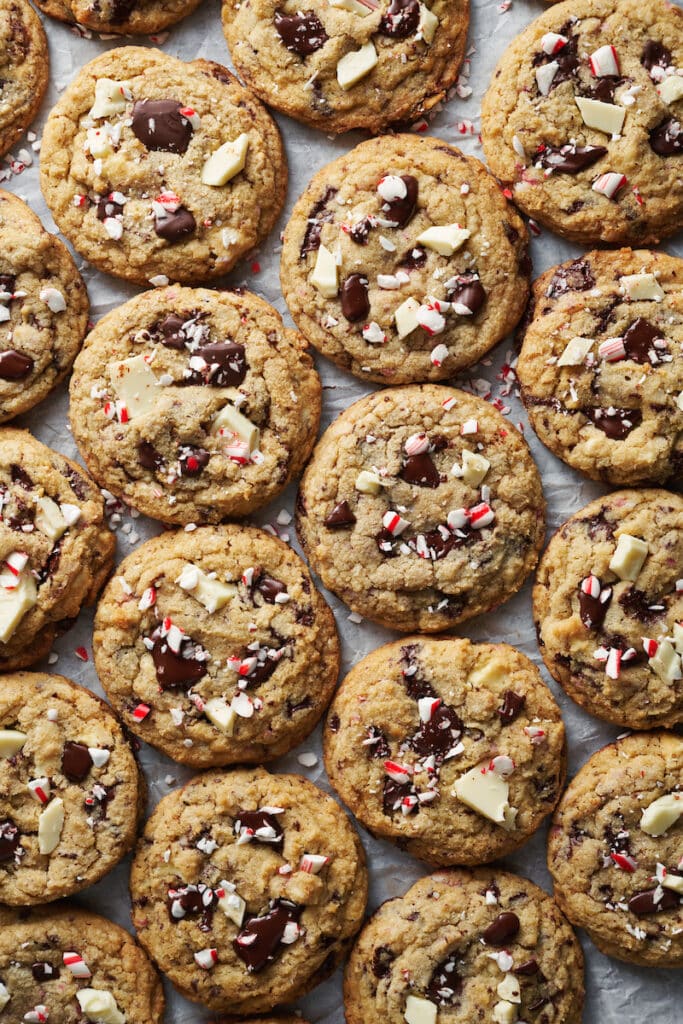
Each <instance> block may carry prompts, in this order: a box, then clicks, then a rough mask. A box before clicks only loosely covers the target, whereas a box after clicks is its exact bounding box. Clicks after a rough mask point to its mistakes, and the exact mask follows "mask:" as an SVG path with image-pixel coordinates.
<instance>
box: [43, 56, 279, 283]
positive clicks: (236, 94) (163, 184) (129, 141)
mask: <svg viewBox="0 0 683 1024" xmlns="http://www.w3.org/2000/svg"><path fill="white" fill-rule="evenodd" d="M40 170H41V187H42V190H43V195H44V196H45V200H46V202H47V204H48V206H49V207H50V210H51V211H52V215H53V216H54V218H55V220H56V222H57V224H58V225H59V227H60V229H61V231H62V232H63V234H64V235H66V237H67V238H68V239H69V241H70V242H71V243H72V244H73V246H74V247H75V248H76V249H77V250H78V252H80V253H81V255H83V256H84V257H85V258H86V259H88V260H89V261H90V262H91V263H94V264H95V266H96V267H98V268H99V269H100V270H106V271H107V272H108V273H110V274H114V275H115V276H116V277H122V278H125V279H126V280H128V281H133V282H135V283H136V284H141V285H149V284H153V285H161V284H168V282H169V280H173V281H182V282H185V283H192V282H203V281H206V280H208V279H209V278H212V277H217V276H219V275H221V274H226V273H227V272H228V271H229V270H230V269H231V268H232V267H233V266H234V265H235V263H236V262H237V261H238V259H240V257H241V256H243V255H244V254H245V253H246V252H248V251H249V250H250V249H252V248H253V247H254V246H255V245H257V244H258V243H259V242H260V241H262V240H263V239H264V238H265V236H266V235H267V234H268V232H269V231H270V229H271V228H272V226H273V224H274V223H275V221H276V219H277V217H278V214H279V213H280V210H281V208H282V204H283V202H284V198H285V192H286V188H287V164H286V159H285V156H284V150H283V148H282V142H281V140H280V134H279V132H278V130H277V127H276V125H275V122H274V121H273V120H272V118H271V117H270V115H269V114H268V113H267V112H266V110H265V108H264V107H262V106H261V104H260V103H259V101H258V100H257V99H255V98H254V97H252V95H251V94H250V93H249V92H248V91H247V90H246V89H244V88H243V87H242V86H241V85H240V84H239V82H238V81H237V79H236V78H234V77H233V76H232V75H231V74H230V72H229V71H228V70H227V69H226V68H224V67H222V65H220V64H215V63H213V62H212V61H205V60H198V61H193V62H192V63H189V64H186V63H184V62H183V61H180V60H177V59H176V58H175V57H169V56H167V55H166V54H165V53H162V52H161V51H160V50H151V49H146V48H144V47H136V46H123V47H119V48H117V49H114V50H109V51H108V52H106V53H103V54H100V56H99V57H96V58H95V60H93V61H91V62H90V63H89V64H86V65H85V67H84V68H82V69H81V71H80V72H79V73H78V75H77V76H76V78H75V80H74V81H73V82H72V83H71V85H70V86H69V87H68V88H67V89H66V90H65V92H64V93H63V95H62V97H61V99H60V100H59V102H58V103H57V105H56V106H55V107H54V108H53V110H52V111H51V113H50V116H49V118H48V121H47V124H46V126H45V131H44V133H43V142H42V147H41V153H40Z"/></svg>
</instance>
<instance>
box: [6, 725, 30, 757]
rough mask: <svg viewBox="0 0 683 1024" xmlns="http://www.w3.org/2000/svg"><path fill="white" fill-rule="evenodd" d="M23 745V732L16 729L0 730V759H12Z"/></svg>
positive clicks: (24, 736)
mask: <svg viewBox="0 0 683 1024" xmlns="http://www.w3.org/2000/svg"><path fill="white" fill-rule="evenodd" d="M24 743H26V733H25V732H19V730H18V729H0V757H14V755H15V754H17V753H18V752H19V751H20V750H21V748H22V747H23V745H24Z"/></svg>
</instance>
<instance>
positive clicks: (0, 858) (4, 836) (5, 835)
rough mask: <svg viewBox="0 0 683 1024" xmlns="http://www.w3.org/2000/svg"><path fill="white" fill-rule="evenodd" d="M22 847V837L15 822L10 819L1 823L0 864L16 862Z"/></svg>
mask: <svg viewBox="0 0 683 1024" xmlns="http://www.w3.org/2000/svg"><path fill="white" fill-rule="evenodd" d="M20 845H21V835H20V833H19V829H18V828H17V826H16V825H15V824H14V822H13V821H10V820H9V818H6V819H5V821H0V864H1V863H3V862H4V861H8V860H14V857H15V855H16V854H17V853H18V851H19V847H20Z"/></svg>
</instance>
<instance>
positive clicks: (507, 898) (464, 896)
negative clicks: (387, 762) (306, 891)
mask: <svg viewBox="0 0 683 1024" xmlns="http://www.w3.org/2000/svg"><path fill="white" fill-rule="evenodd" d="M583 996H584V987H583V955H582V953H581V946H580V945H579V942H578V940H577V938H576V936H575V935H574V932H573V931H572V929H571V927H570V925H569V924H568V923H567V921H566V920H565V918H564V916H563V915H562V914H561V913H560V911H559V910H558V909H557V907H556V906H555V904H554V903H553V901H552V899H551V898H550V897H549V896H547V895H546V894H545V893H544V892H543V890H542V889H539V888H538V887H537V886H536V885H534V884H533V882H529V881H527V879H526V878H520V877H519V876H517V875H513V874H510V873H509V872H507V871H501V870H500V869H499V868H489V869H487V868H481V869H480V870H478V871H462V870H461V871H439V872H438V873H437V874H434V875H428V876H427V877H426V878H421V879H420V881H419V882H416V883H415V885H413V886H412V887H411V888H410V889H408V891H407V893H406V894H405V896H402V897H399V898H398V899H393V900H389V901H388V902H386V903H384V904H383V905H382V906H381V907H380V908H379V910H378V911H377V912H376V913H375V915H374V917H371V918H370V921H369V922H368V924H367V925H366V926H365V928H364V929H363V931H362V932H361V934H360V936H359V938H358V941H357V942H356V945H355V947H354V950H353V953H352V954H351V958H350V960H349V963H348V965H347V968H346V976H345V979H344V1004H345V1010H346V1020H347V1021H348V1024H380V1022H381V1024H403V1021H404V1020H405V1021H408V1024H427V1022H432V1024H433V1022H434V1021H436V1020H437V1019H440V1020H457V1021H468V1022H469V1021H475V1020H477V1021H496V1022H497V1024H513V1022H515V1021H517V1020H520V1021H522V1020H524V1021H534V1022H536V1021H538V1022H539V1024H540V1022H541V1021H553V1024H580V1022H581V1010H582V1006H583Z"/></svg>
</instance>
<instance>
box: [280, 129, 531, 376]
mask: <svg viewBox="0 0 683 1024" xmlns="http://www.w3.org/2000/svg"><path fill="white" fill-rule="evenodd" d="M530 267H531V264H530V262H529V257H528V253H527V234H526V229H525V228H524V225H523V223H522V221H521V219H520V217H518V215H517V213H516V212H515V211H514V210H513V208H512V206H510V205H509V204H508V203H507V202H506V201H505V199H504V198H503V196H502V194H501V192H500V189H499V188H498V185H497V183H496V182H495V181H494V180H493V178H492V177H491V176H490V175H489V174H488V173H487V172H486V170H485V169H484V166H483V164H481V163H479V161H478V160H474V159H473V158H472V157H467V156H464V155H463V154H462V153H461V152H460V151H459V150H457V149H455V148H453V147H452V146H448V145H446V143H445V142H440V141H439V140H438V139H423V138H419V137H417V136H414V135H397V136H392V137H389V136H384V137H382V138H379V139H371V140H370V141H369V142H364V143H362V144H361V145H360V146H357V147H356V149H353V150H351V152H350V153H347V154H346V155H345V156H342V157H339V159H337V160H335V161H334V162H333V163H331V164H328V166H327V167H323V169H322V170H321V171H319V172H318V174H317V175H316V176H315V177H314V178H313V180H312V181H311V183H310V185H309V186H308V188H307V189H306V191H305V192H304V194H303V195H302V196H301V198H300V199H299V201H298V203H297V204H296V206H295V207H294V211H293V213H292V216H291V219H290V221H289V224H288V225H287V228H286V229H285V237H284V247H283V253H282V264H281V278H282V290H283V294H284V296H285V299H286V301H287V304H288V306H289V308H290V311H291V313H292V316H293V317H294V320H295V321H296V323H297V324H298V325H299V327H300V328H301V330H302V331H303V332H304V334H305V335H306V337H307V338H309V340H310V341H311V343H312V344H313V345H315V347H316V348H317V349H318V350H319V351H320V352H322V353H323V355H326V356H328V357H329V358H330V359H332V360H334V362H335V363H337V364H338V365H339V366H342V367H344V368H345V369H347V370H351V372H352V373H355V374H356V376H357V377H361V378H363V379H366V380H376V381H379V382H380V383H382V384H391V383H393V384H402V383H407V382H410V381H422V380H442V379H444V378H446V377H452V376H453V375H454V374H455V373H456V372H457V371H458V370H460V369H462V368H463V367H464V366H469V365H470V364H472V363H475V362H476V361H477V360H478V359H480V358H481V356H483V355H484V354H485V353H486V352H488V351H489V349H490V348H492V347H493V345H495V344H496V343H497V342H499V341H500V340H501V338H503V337H504V336H505V335H506V334H507V333H508V332H509V331H511V330H512V328H513V327H514V326H515V324H516V323H517V321H518V320H519V318H520V316H521V315H522V312H523V309H524V306H525V304H526V299H527V295H528V282H529V272H530Z"/></svg>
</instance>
